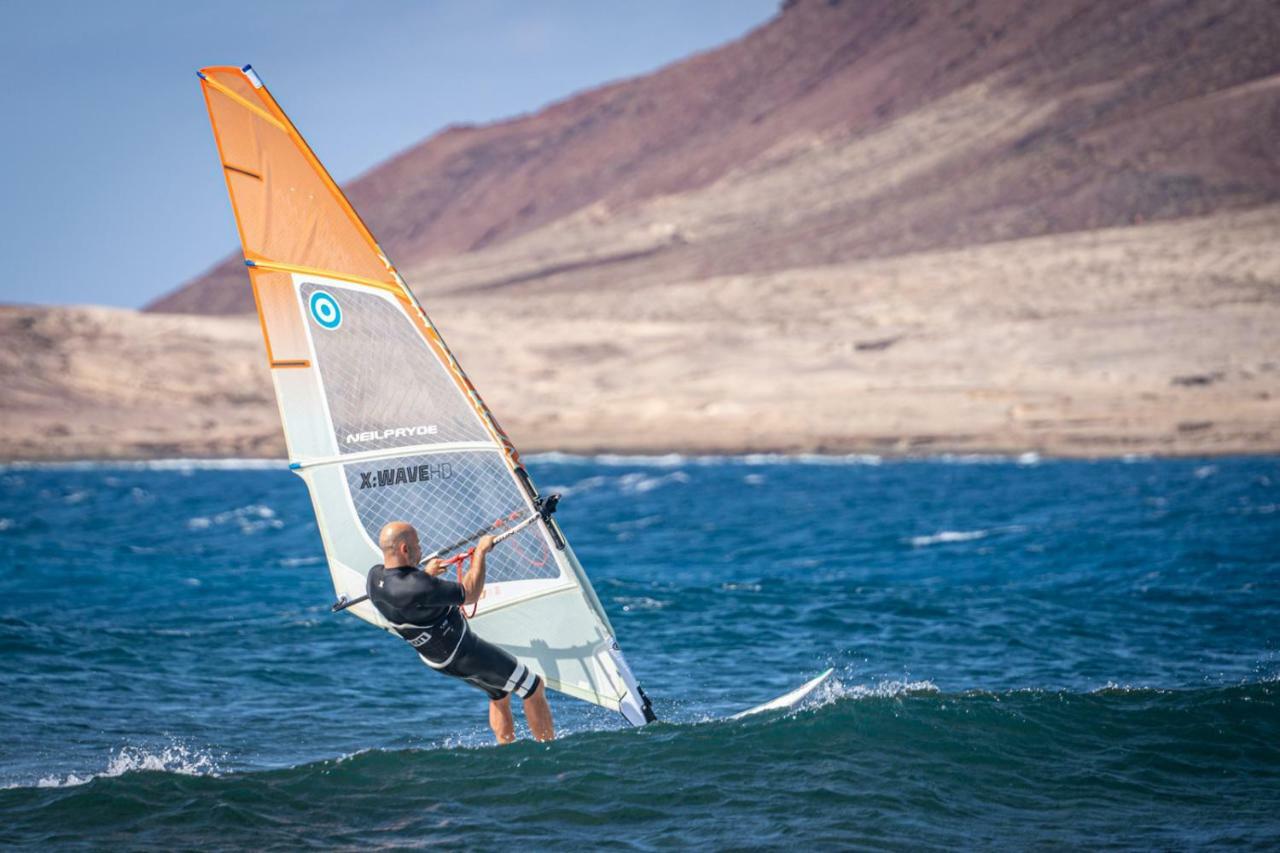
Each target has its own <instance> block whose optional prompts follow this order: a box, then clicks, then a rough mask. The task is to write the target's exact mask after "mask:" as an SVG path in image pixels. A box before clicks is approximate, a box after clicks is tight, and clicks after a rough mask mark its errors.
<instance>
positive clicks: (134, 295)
mask: <svg viewBox="0 0 1280 853" xmlns="http://www.w3.org/2000/svg"><path fill="white" fill-rule="evenodd" d="M777 9H778V0H644V2H642V3H629V2H623V1H622V0H616V2H615V0H596V2H589V1H588V0H577V2H569V0H560V1H559V2H557V0H543V2H532V3H520V2H516V0H508V2H499V1H498V0H416V1H414V0H364V2H356V1H355V0H315V2H300V0H252V2H233V1H228V0H223V2H217V3H191V2H177V0H173V1H172V2H169V1H168V0H111V2H106V3H97V2H73V0H0V15H2V16H3V17H2V20H3V21H4V27H3V28H0V69H2V70H3V71H4V72H5V73H4V77H3V79H4V85H3V86H0V116H3V123H2V125H0V126H2V128H3V129H2V130H0V180H2V181H3V183H2V187H0V226H2V228H3V234H4V239H3V241H2V243H0V245H3V247H4V255H5V258H6V260H7V261H8V263H7V264H6V267H7V270H8V275H7V276H6V277H5V278H4V280H3V281H2V282H0V302H10V303H12V302H18V303H41V304H62V305H66V304H97V305H111V306H118V307H128V308H136V307H141V306H142V305H144V304H145V303H147V302H149V301H151V300H152V299H155V298H156V297H159V296H161V295H163V294H164V293H166V292H168V291H170V290H172V289H174V288H175V287H177V286H178V285H180V284H182V283H184V282H185V281H187V280H189V279H190V278H192V277H193V276H195V275H197V274H199V273H201V272H203V271H204V270H205V269H207V268H208V267H209V266H211V265H212V264H213V263H214V262H215V261H217V260H218V259H220V258H222V257H223V256H225V255H226V254H227V253H228V252H230V251H232V250H233V249H236V247H237V246H238V239H237V236H236V230H235V225H234V222H233V220H232V213H231V205H230V203H229V202H228V200H227V194H226V187H225V185H224V183H223V180H222V175H221V170H220V169H219V168H218V159H217V153H216V150H215V148H214V144H213V137H212V134H211V132H210V130H209V120H208V114H207V113H206V112H205V108H204V102H203V100H202V99H201V97H200V88H199V85H198V83H197V81H196V77H195V71H196V69H197V68H200V67H202V66H205V65H242V64H244V63H251V64H252V65H253V67H254V69H255V70H256V71H257V72H258V73H259V74H260V75H261V77H262V78H263V81H264V82H265V83H266V84H267V85H268V86H269V87H270V88H271V92H272V94H273V95H275V97H276V99H277V100H278V101H279V102H280V104H281V106H283V107H284V109H285V110H286V111H288V113H289V116H290V118H292V119H293V121H294V124H295V125H297V127H298V129H299V130H300V131H301V132H302V134H303V135H304V136H305V137H306V138H307V141H308V142H309V143H310V144H311V147H312V149H313V150H315V152H316V153H317V155H318V156H319V157H320V159H321V160H322V161H323V162H324V163H325V165H326V166H327V167H328V169H329V171H330V172H331V173H332V174H333V175H334V177H335V178H337V180H338V181H339V182H342V181H346V180H348V179H350V178H352V177H355V176H356V175H359V174H361V173H363V172H365V171H367V170H368V169H370V168H371V167H373V166H375V165H377V164H378V163H379V162H381V161H382V160H384V159H386V158H387V157H388V156H390V155H392V154H395V153H396V152H398V151H401V150H403V149H405V148H408V147H410V146H412V145H414V144H415V143H417V142H419V141H421V140H422V139H425V138H426V137H428V136H430V135H431V134H432V133H434V132H436V131H438V130H440V129H441V128H444V127H446V126H448V125H451V124H456V123H460V122H472V123H482V122H488V121H494V120H497V119H502V118H508V117H511V116H515V115H519V114H521V113H527V112H533V111H536V110H537V109H538V108H540V107H542V106H544V105H546V104H548V103H551V102H554V101H557V100H561V99H563V98H565V97H567V96H569V95H571V94H573V93H574V92H577V91H581V90H583V89H586V88H591V87H594V86H598V85H600V84H602V83H606V82H609V81H612V80H618V79H621V78H625V77H632V76H635V75H638V74H643V73H645V72H648V71H651V70H653V69H656V68H659V67H661V66H663V65H666V64H668V63H670V62H672V61H674V60H677V59H681V58H684V57H685V56H688V55H690V54H691V53H696V52H698V51H701V50H706V49H708V48H712V47H716V46H718V45H720V44H723V43H724V42H727V41H730V40H732V39H734V38H737V37H738V36H740V35H742V34H743V33H745V32H747V31H748V30H751V29H753V28H754V27H756V26H758V25H759V24H762V23H764V22H765V21H766V20H768V19H769V18H770V17H772V16H773V15H774V14H775V13H776V11H777Z"/></svg>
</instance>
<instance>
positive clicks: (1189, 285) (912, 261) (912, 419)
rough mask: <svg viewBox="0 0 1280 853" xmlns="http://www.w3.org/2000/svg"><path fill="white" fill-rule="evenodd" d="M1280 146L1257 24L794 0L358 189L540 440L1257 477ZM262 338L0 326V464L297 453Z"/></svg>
mask: <svg viewBox="0 0 1280 853" xmlns="http://www.w3.org/2000/svg"><path fill="white" fill-rule="evenodd" d="M284 94H285V96H286V98H287V93H284ZM286 107H287V101H286ZM303 130H304V132H305V128H303ZM1278 131H1280V4H1277V3H1273V2H1264V0H1257V2H1253V0H1242V1H1241V2H1233V0H1199V2H1191V0H1159V2H1157V0H1109V2H1105V3H1102V2H1099V3H1085V2H1080V0H1058V2H1053V3H1048V2H1039V0H1034V2H1033V1H1032V0H1027V1H1026V2H1023V0H971V2H958V0H957V2H942V0H929V2H910V0H861V1H860V2H854V0H846V2H842V3H833V2H815V0H803V1H802V2H796V3H789V4H787V5H786V7H785V8H783V9H782V11H781V12H780V13H779V14H778V15H777V16H776V17H775V18H774V19H773V20H772V21H770V22H768V23H766V24H765V25H763V26H761V27H760V28H758V29H757V30H755V31H754V32H752V33H749V34H748V35H746V36H745V37H744V38H742V39H740V40H738V41H736V42H734V43H732V44H729V45H726V46H725V47H723V48H720V49H718V50H714V51H710V52H708V53H704V54H701V55H698V56H695V57H692V58H690V59H688V60H685V61H683V62H679V63H676V64H674V65H672V66H670V67H668V68H665V69H663V70H660V71H658V72H656V73H654V74H650V75H648V76H645V77H641V78H637V79H634V80H629V81H624V82H620V83H616V84H613V85H609V86H605V87H603V88H600V89H597V90H595V91H591V92H586V93H584V94H581V95H577V96H575V97H573V98H570V99H568V100H566V101H564V102H561V103H558V104H554V105H552V106H550V107H548V108H546V109H544V110H542V111H540V112H538V113H536V114H533V115H529V116H526V117H522V118H518V119H513V120H511V121H506V122H499V123H496V124H493V125H489V126H485V127H469V128H453V129H451V130H448V131H445V132H443V133H441V134H439V135H437V136H435V137H433V138H431V139H429V140H427V141H425V142H424V143H422V144H421V145H419V146H417V147H415V148H412V149H410V150H408V151H406V152H405V153H403V154H402V155H400V156H399V157H396V158H394V159H392V160H390V161H388V162H387V163H385V164H382V165H381V166H378V167H377V168H375V169H374V170H372V171H371V172H369V173H368V174H366V175H365V176H363V177H361V178H359V179H358V180H356V181H353V182H352V183H351V184H350V186H349V187H348V190H349V192H350V194H351V196H352V198H353V200H354V202H355V205H356V207H357V209H358V210H359V211H360V212H361V214H362V215H363V216H364V217H365V219H366V220H367V221H368V222H369V224H370V227H371V228H372V229H373V231H374V233H375V234H377V235H378V237H379V240H380V242H381V243H382V245H383V246H385V247H386V248H387V250H388V252H389V254H390V255H391V257H392V258H393V259H394V260H395V261H396V263H397V265H398V267H399V269H400V271H401V272H402V273H403V274H404V276H405V278H406V279H407V280H408V281H409V282H410V283H412V284H413V285H414V286H415V289H416V290H417V291H418V294H419V296H421V297H422V301H423V302H424V304H425V306H426V308H427V310H428V311H429V312H430V313H431V316H432V319H433V321H434V322H435V324H436V325H437V326H438V327H439V328H440V329H441V331H442V333H443V334H444V335H445V337H446V338H447V339H448V341H449V342H450V346H451V347H452V349H453V350H454V351H455V352H456V353H457V355H458V358H459V360H460V361H461V362H462V364H463V365H464V366H465V367H466V369H467V372H468V374H469V375H470V377H471V378H472V379H473V380H474V381H475V383H476V386H477V387H478V388H479V389H480V390H481V392H482V393H483V394H484V396H485V399H486V401H487V402H488V403H489V405H490V407H491V408H492V409H493V410H494V412H495V414H496V415H497V417H498V418H499V420H500V421H501V422H502V423H503V425H504V426H505V427H506V428H507V431H508V432H509V433H510V435H511V437H512V439H513V440H514V441H515V442H516V444H517V446H519V447H520V448H521V449H522V450H525V451H532V450H566V451H581V452H592V451H612V452H647V453H662V452H669V451H673V450H679V451H691V452H759V451H782V452H797V451H824V452H868V453H876V454H880V453H885V454H920V453H942V452H959V453H982V452H1002V453H1020V452H1023V451H1037V452H1041V453H1049V454H1055V455H1063V456H1097V455H1124V454H1135V453H1136V454H1142V453H1161V454H1210V453H1239V452H1270V453H1275V452H1280V394H1277V392H1276V388H1277V384H1276V383H1277V379H1280V336H1277V335H1276V334H1275V329H1276V328H1278V327H1280V244H1277V240H1276V235H1277V234H1280V157H1277V156H1276V154H1275V153H1274V152H1275V139H1276V138H1277V136H1278V135H1280V134H1278ZM319 153H320V155H321V156H322V157H323V154H324V152H323V151H320V152H319ZM215 171H216V170H214V169H213V167H212V164H211V167H210V180H216V177H215ZM228 215H230V213H228ZM251 312H252V301H251V297H250V289H249V284H248V281H247V277H246V276H245V274H244V271H243V267H242V265H241V263H240V261H239V260H238V256H237V257H236V258H233V259H231V260H229V261H227V262H226V263H224V264H222V265H219V266H217V267H215V268H214V269H213V270H211V271H210V272H209V273H208V274H206V275H205V276H202V277H201V278H200V279H197V280H196V281H194V282H192V283H191V284H189V285H187V286H186V287H184V288H182V289H180V290H178V291H176V292H174V293H172V294H170V295H168V296H166V297H164V298H163V299H161V300H158V301H157V302H156V303H155V304H154V305H152V306H151V310H150V311H149V312H146V313H140V312H132V311H118V310H110V309H101V308H40V307H29V306H10V307H3V306H0V372H2V373H3V375H5V376H6V377H9V379H8V380H7V381H6V382H4V383H0V426H3V427H4V429H2V430H0V458H24V459H25V458H63V459H65V458H82V457H104V456H105V457H154V456H175V455H177V456H223V455H240V456H275V457H281V456H284V455H285V449H284V444H283V440H282V436H281V433H280V427H279V422H278V418H277V415H276V412H275V410H274V406H273V405H272V402H271V398H272V392H271V382H270V376H269V371H268V369H267V366H266V362H265V357H264V354H263V350H262V345H261V341H260V333H259V330H258V323H257V319H256V317H254V316H252V314H251ZM211 315H229V316H211Z"/></svg>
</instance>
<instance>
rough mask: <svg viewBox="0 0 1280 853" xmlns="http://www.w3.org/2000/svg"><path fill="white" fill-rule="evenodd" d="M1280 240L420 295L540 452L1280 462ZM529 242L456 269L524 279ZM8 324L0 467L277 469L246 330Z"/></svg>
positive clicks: (265, 393) (230, 323)
mask: <svg viewBox="0 0 1280 853" xmlns="http://www.w3.org/2000/svg"><path fill="white" fill-rule="evenodd" d="M1277 233H1280V207H1272V208H1266V209H1262V210H1255V211H1251V212H1247V213H1240V214H1230V215H1226V214H1220V215H1217V216H1215V217H1211V218H1208V219H1203V220H1194V219H1193V220H1181V221H1178V222H1175V223H1161V224H1153V225H1145V226H1138V227H1130V228H1117V229H1106V230H1097V231H1092V232H1086V233H1081V234H1066V235H1059V236H1053V237H1042V238H1034V239H1026V240H1016V241H1011V242H1007V243H995V244H988V245H984V246H980V247H976V248H970V249H960V250H950V251H939V252H928V253H921V254H916V255H907V256H901V257H895V258H890V259H884V260H869V261H864V262H857V263H849V264H840V265H833V266H825V267H809V268H801V269H791V270H787V271H785V272H780V273H774V274H759V275H743V276H727V277H719V278H713V279H709V280H701V281H685V282H676V283H650V284H647V285H641V286H635V287H626V286H615V287H611V288H609V289H608V290H607V291H605V292H601V291H600V290H599V289H595V288H593V287H591V286H589V284H590V283H587V284H584V283H583V282H580V281H571V282H566V283H563V284H561V285H557V283H556V282H555V281H554V280H551V281H549V282H548V281H542V280H541V279H540V281H542V284H541V285H540V286H539V287H536V288H535V287H531V286H524V287H519V286H508V287H498V288H491V289H483V288H475V289H472V288H464V290H463V292H461V293H454V294H446V293H440V294H437V295H435V296H425V295H424V301H425V304H426V307H427V310H428V312H429V313H430V314H431V315H432V318H433V320H434V321H435V322H436V324H437V325H438V326H439V327H440V329H441V331H442V332H443V334H444V335H445V337H446V339H447V340H448V341H450V344H451V346H452V347H453V349H454V350H455V352H456V353H457V355H458V357H459V360H460V361H461V363H462V364H463V366H464V367H465V368H466V369H467V371H468V373H469V374H470V375H471V378H472V379H473V381H474V382H475V383H476V385H477V387H479V388H480V389H481V392H482V393H483V394H484V395H485V397H486V399H487V401H488V402H489V404H490V405H491V407H492V408H493V409H494V411H495V412H496V414H497V415H498V418H499V419H500V420H501V421H502V423H503V425H504V426H505V427H506V428H507V430H508V431H509V432H510V434H511V436H512V438H513V439H514V441H515V442H516V444H517V446H518V447H521V448H522V449H524V450H526V451H533V450H546V449H557V450H565V451H605V450H607V451H635V452H651V453H658V452H666V451H670V450H683V451H692V452H708V453H710V452H742V451H784V452H799V451H825V452H869V453H878V454H926V453H941V452H979V451H980V452H1005V453H1019V452H1024V451H1031V450H1034V451H1038V452H1042V453H1047V454H1057V455H1069V456H1079V455H1083V456H1091V455H1115V454H1126V453H1162V454H1163V453H1173V454H1198V453H1223V452H1264V451H1265V452H1276V451H1280V336H1277V335H1276V334H1275V329H1276V328H1278V327H1280V285H1278V284H1277V283H1278V282H1280V248H1278V247H1277V245H1276V242H1275V240H1274V239H1273V237H1274V235H1275V234H1277ZM531 236H534V235H531ZM524 245H525V246H526V248H528V249H529V251H530V252H533V253H534V254H537V253H536V251H535V247H536V246H537V245H538V240H536V239H527V240H526V242H525V243H524ZM514 248H516V247H514V246H508V247H507V248H506V249H505V250H504V252H503V255H504V257H503V258H492V257H488V256H486V253H479V254H476V255H472V256H471V258H472V260H473V261H474V263H475V267H474V268H471V269H468V268H467V267H466V266H465V265H461V264H459V263H458V259H454V260H453V261H451V267H452V269H451V272H450V274H451V275H453V276H454V277H455V278H457V279H459V280H461V279H463V278H466V277H467V276H468V275H470V276H477V277H479V276H481V275H482V274H483V275H492V273H493V270H494V268H495V266H499V265H504V264H505V265H507V266H508V267H509V268H511V269H515V268H517V267H519V260H518V258H519V254H520V253H519V252H515V251H513V249H514ZM513 256H514V257H513ZM544 260H545V259H544ZM416 272H417V275H416V276H412V277H411V280H415V279H416V280H424V278H425V279H426V280H430V275H431V271H430V268H424V269H422V270H418V271H416ZM247 286H248V285H247V282H246V287H247ZM0 329H2V333H0V342H2V343H0V370H3V373H4V375H5V376H6V377H7V378H6V381H5V383H4V387H3V389H0V410H2V411H3V413H4V414H3V417H4V431H3V440H2V441H3V443H2V444H0V456H4V457H7V458H19V459H35V458H61V459H74V458H87V457H122V458H134V457H156V456H228V455H230V456H274V457H283V456H284V455H285V448H284V442H283V439H282V436H281V432H280V426H279V422H278V418H277V415H276V411H275V405H274V401H273V395H272V392H271V388H270V377H269V375H268V369H267V366H266V359H265V356H264V353H263V349H262V344H261V341H260V333H259V329H258V324H257V321H256V319H254V318H252V317H243V316H241V317H219V318H210V317H195V316H181V315H164V314H143V313H137V312H133V311H121V310H112V309H104V308H65V309H55V308H27V307H7V308H4V309H0Z"/></svg>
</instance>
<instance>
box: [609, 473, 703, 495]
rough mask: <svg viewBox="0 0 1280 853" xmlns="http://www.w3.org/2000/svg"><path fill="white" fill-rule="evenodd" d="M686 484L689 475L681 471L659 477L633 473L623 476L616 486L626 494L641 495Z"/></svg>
mask: <svg viewBox="0 0 1280 853" xmlns="http://www.w3.org/2000/svg"><path fill="white" fill-rule="evenodd" d="M687 482H689V475H688V474H686V473H685V472H683V471H672V472H671V473H670V474H665V475H663V476H661V477H651V476H649V475H648V474H637V473H633V474H623V475H622V477H620V478H619V480H618V486H619V488H620V489H621V490H622V491H623V492H624V493H626V494H643V493H644V492H651V491H653V490H654V489H657V488H659V487H661V486H666V485H670V484H671V483H687Z"/></svg>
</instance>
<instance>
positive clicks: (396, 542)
mask: <svg viewBox="0 0 1280 853" xmlns="http://www.w3.org/2000/svg"><path fill="white" fill-rule="evenodd" d="M378 547H379V548H381V549H382V564H383V565H384V566H386V567H387V568H395V567H398V566H416V565H418V560H419V559H421V557H422V546H421V545H420V544H419V543H418V531H416V530H414V529H413V525H412V524H410V523H409V522H407V521H388V522H387V523H386V524H384V525H382V530H380V531H379V532H378Z"/></svg>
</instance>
